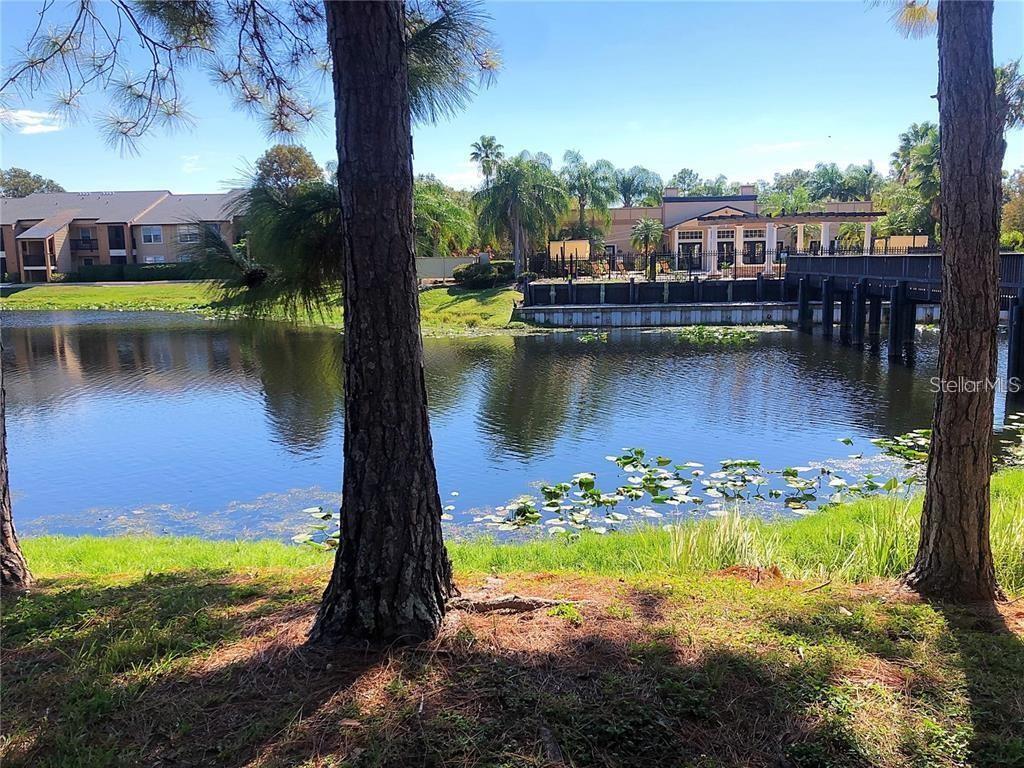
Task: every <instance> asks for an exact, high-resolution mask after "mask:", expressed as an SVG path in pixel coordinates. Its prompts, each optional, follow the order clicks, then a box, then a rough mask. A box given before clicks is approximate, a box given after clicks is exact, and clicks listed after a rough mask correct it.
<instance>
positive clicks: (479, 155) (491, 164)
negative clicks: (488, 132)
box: [469, 136, 505, 186]
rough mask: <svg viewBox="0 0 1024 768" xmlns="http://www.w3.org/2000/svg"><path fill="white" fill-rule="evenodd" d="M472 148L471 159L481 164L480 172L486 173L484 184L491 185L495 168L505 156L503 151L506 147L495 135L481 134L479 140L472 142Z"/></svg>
mask: <svg viewBox="0 0 1024 768" xmlns="http://www.w3.org/2000/svg"><path fill="white" fill-rule="evenodd" d="M470 148H471V149H472V152H470V153H469V159H470V160H472V161H473V162H474V163H476V164H477V165H479V166H480V172H481V173H482V174H483V175H484V185H485V186H490V185H491V177H492V176H493V175H494V170H495V168H497V167H498V163H500V162H501V161H502V160H503V159H504V158H505V153H504V152H503V151H502V150H503V149H504V147H503V146H502V145H501V144H499V143H498V140H497V139H496V138H494V137H493V136H481V137H480V140H479V141H474V142H473V143H472V144H470Z"/></svg>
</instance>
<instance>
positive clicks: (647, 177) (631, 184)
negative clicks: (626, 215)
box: [613, 165, 662, 208]
mask: <svg viewBox="0 0 1024 768" xmlns="http://www.w3.org/2000/svg"><path fill="white" fill-rule="evenodd" d="M613 178H614V181H615V190H616V191H617V192H618V193H619V198H620V199H621V200H622V204H623V205H624V206H625V207H627V208H629V207H630V206H632V205H633V204H634V203H635V202H637V201H639V200H644V199H645V198H648V197H654V196H656V195H660V194H661V187H662V183H661V176H659V175H658V174H656V173H655V172H654V171H649V170H647V169H646V168H642V167H641V166H639V165H634V166H633V167H632V168H630V169H628V170H626V169H624V168H619V169H617V170H616V171H615V174H614V177H613Z"/></svg>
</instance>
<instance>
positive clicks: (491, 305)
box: [0, 281, 529, 336]
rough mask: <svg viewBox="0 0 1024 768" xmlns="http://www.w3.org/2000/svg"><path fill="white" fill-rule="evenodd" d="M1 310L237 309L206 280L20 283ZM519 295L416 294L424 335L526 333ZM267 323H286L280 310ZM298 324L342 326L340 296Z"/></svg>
mask: <svg viewBox="0 0 1024 768" xmlns="http://www.w3.org/2000/svg"><path fill="white" fill-rule="evenodd" d="M0 295H2V300H0V309H3V310H9V311H21V310H105V311H125V312H145V311H163V312H196V313H200V314H202V315H204V316H209V317H214V318H217V317H224V318H237V317H239V316H240V309H239V307H238V305H236V304H234V303H233V302H232V301H229V300H224V299H223V297H222V295H221V293H220V291H219V290H218V289H217V288H216V287H214V284H212V283H210V282H203V281H195V282H180V283H139V284H126V285H119V284H116V283H110V284H106V285H80V284H75V283H67V284H47V285H24V286H22V285H18V286H11V287H7V288H4V289H3V291H2V294H0ZM521 298H522V295H521V294H520V293H518V292H517V291H515V290H513V289H511V288H487V289H480V290H474V289H466V288H458V287H450V286H443V287H438V288H428V289H426V290H424V291H422V292H421V293H420V312H421V323H422V330H423V333H424V335H427V336H443V335H448V334H466V335H473V334H483V333H497V332H515V331H526V330H528V329H529V326H527V325H525V324H521V323H512V322H510V320H511V315H512V308H513V305H514V302H516V301H519V300H521ZM261 319H265V320H272V321H289V320H291V318H290V317H289V316H288V315H287V314H286V313H285V312H284V311H283V310H282V311H281V312H272V313H271V314H270V315H269V316H266V317H264V318H261ZM297 322H298V323H299V324H300V325H305V326H324V327H328V328H340V327H341V325H342V312H341V297H340V295H339V297H338V302H337V306H336V307H335V308H333V309H332V310H331V311H329V312H327V313H324V314H322V315H320V314H314V315H312V316H309V317H307V316H305V315H302V314H300V315H299V317H298V318H297Z"/></svg>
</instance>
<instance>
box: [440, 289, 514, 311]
mask: <svg viewBox="0 0 1024 768" xmlns="http://www.w3.org/2000/svg"><path fill="white" fill-rule="evenodd" d="M509 288H511V286H508V285H503V286H499V287H496V288H481V289H478V290H470V289H468V288H432V289H431V290H434V291H444V292H445V295H446V296H447V297H448V299H447V301H444V302H442V303H440V304H438V305H437V306H436V307H435V309H436V310H437V311H439V312H440V311H444V310H446V309H452V308H453V307H457V306H458V305H460V304H464V303H466V302H467V301H471V302H474V303H476V304H480V305H481V306H482V305H484V304H486V303H487V302H488V301H490V300H491V299H493V298H495V297H496V296H499V295H501V294H503V293H505V292H506V291H507V290H509Z"/></svg>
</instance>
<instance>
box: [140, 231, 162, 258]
mask: <svg viewBox="0 0 1024 768" xmlns="http://www.w3.org/2000/svg"><path fill="white" fill-rule="evenodd" d="M142 238H143V240H142V242H146V240H145V238H146V236H145V235H143V236H142ZM146 263H147V264H163V263H164V257H163V256H161V255H160V254H155V255H149V256H147V257H146Z"/></svg>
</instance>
